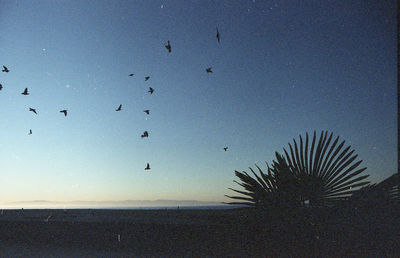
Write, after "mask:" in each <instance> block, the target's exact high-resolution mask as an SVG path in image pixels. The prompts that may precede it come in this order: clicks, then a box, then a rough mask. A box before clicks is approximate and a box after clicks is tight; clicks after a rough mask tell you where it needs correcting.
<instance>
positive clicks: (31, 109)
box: [29, 108, 37, 115]
mask: <svg viewBox="0 0 400 258" xmlns="http://www.w3.org/2000/svg"><path fill="white" fill-rule="evenodd" d="M29 111H32V112H33V113H35V114H36V115H37V113H36V109H34V108H29Z"/></svg>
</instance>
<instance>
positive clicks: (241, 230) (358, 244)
mask: <svg viewBox="0 0 400 258" xmlns="http://www.w3.org/2000/svg"><path fill="white" fill-rule="evenodd" d="M332 223H333V222H332ZM393 225H394V224H393V221H392V222H387V223H383V224H382V223H380V224H379V225H378V224H376V225H375V224H370V226H369V228H365V229H362V228H361V227H362V225H357V224H354V223H348V224H344V225H340V227H337V226H335V225H333V224H328V223H325V224H323V225H322V224H321V225H320V226H318V227H315V226H313V225H310V224H307V223H302V221H301V218H300V217H299V220H298V221H293V219H290V220H287V219H285V218H281V219H271V217H269V218H268V219H267V218H265V217H264V218H263V219H261V218H260V215H259V214H257V213H255V212H252V211H248V210H237V209H235V210H183V209H182V210H98V209H91V210H88V209H71V210H45V209H43V210H23V211H22V210H4V211H3V212H2V215H1V216H0V233H1V234H0V247H1V254H2V256H6V257H7V256H8V257H10V256H12V257H15V256H19V257H149V256H151V257H166V256H175V257H176V256H180V257H181V256H187V257H192V256H196V257H205V256H213V257H226V256H231V257H232V256H234V257H266V256H267V257H279V256H288V255H289V256H290V255H294V254H296V256H297V257H301V256H307V255H322V256H326V255H329V256H337V257H339V256H343V255H352V254H353V255H361V256H369V255H378V256H381V255H388V256H391V255H393V254H395V251H394V250H395V249H394V248H396V247H397V246H398V240H397V239H396V238H395V237H394V236H395V232H394V231H393V232H392V231H390V230H389V228H392V227H393ZM396 225H397V224H396ZM396 225H395V226H396ZM371 230H372V231H371ZM368 232H373V234H372V233H368ZM377 236H379V237H381V240H380V241H377V240H379V239H378V238H377ZM371 237H375V240H373V239H371ZM372 240H373V241H375V242H374V243H371V241H372Z"/></svg>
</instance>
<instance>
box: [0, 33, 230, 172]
mask: <svg viewBox="0 0 400 258" xmlns="http://www.w3.org/2000/svg"><path fill="white" fill-rule="evenodd" d="M216 37H217V40H218V43H220V40H221V36H220V33H219V31H218V28H217V34H216ZM165 48H166V49H167V50H168V53H171V51H172V47H171V43H170V41H169V40H168V43H167V45H165ZM2 72H3V73H8V72H10V70H9V69H8V68H7V67H6V66H5V65H3V69H2ZM206 72H207V73H212V67H207V68H206ZM134 75H135V74H133V73H131V74H129V76H134ZM149 79H150V76H146V77H145V78H144V80H145V81H148V80H149ZM2 89H3V85H2V84H1V83H0V91H1V90H2ZM148 92H149V93H150V94H153V92H154V89H153V88H152V87H149V90H148ZM21 94H22V95H24V96H27V95H29V92H28V88H25V90H24V91H23V92H22V93H21ZM121 110H122V104H120V105H119V106H118V108H117V109H116V110H115V111H117V112H118V111H121ZM29 111H30V112H33V113H35V114H36V115H37V112H36V109H34V108H31V107H30V108H29ZM143 112H145V113H146V114H147V115H149V114H150V110H149V109H146V110H143ZM60 113H64V116H67V114H68V110H67V109H63V110H60ZM31 134H32V129H29V135H31ZM140 137H141V138H145V137H149V133H148V131H144V132H143V134H142V135H141V136H140ZM223 149H224V151H227V150H228V147H224V148H223ZM145 170H150V164H149V163H147V165H146V167H145Z"/></svg>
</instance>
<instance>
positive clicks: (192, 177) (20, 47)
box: [0, 0, 397, 204]
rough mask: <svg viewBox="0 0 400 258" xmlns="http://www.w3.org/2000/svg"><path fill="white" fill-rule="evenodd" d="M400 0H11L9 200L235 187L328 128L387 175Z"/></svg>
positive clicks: (2, 56)
mask: <svg viewBox="0 0 400 258" xmlns="http://www.w3.org/2000/svg"><path fill="white" fill-rule="evenodd" d="M396 12H397V6H396V1H394V0H393V1H362V0H359V1H346V0H339V1H293V0H290V1H289V0H283V1H258V0H257V1H228V0H227V1H162V0H159V1H60V0H58V1H53V0H51V1H50V0H45V1H9V0H6V1H2V3H1V7H0V25H1V27H2V33H1V35H0V45H1V48H0V66H3V65H5V66H7V68H8V69H9V70H10V72H9V73H4V72H2V73H0V83H1V84H2V85H3V89H2V90H1V91H0V117H1V123H0V196H1V201H0V204H5V203H9V202H17V201H29V200H49V201H65V202H67V201H74V200H83V201H116V200H157V199H171V200H198V201H214V202H215V201H216V202H222V201H228V199H227V198H225V197H224V194H228V193H229V194H230V191H229V190H228V187H235V184H234V183H233V182H232V180H234V179H235V175H234V171H235V170H239V171H243V170H246V171H248V167H254V164H258V165H259V166H260V167H262V168H265V162H268V163H269V164H270V163H271V162H272V160H273V159H274V153H275V151H278V152H281V153H282V152H283V151H282V150H283V148H286V149H287V147H288V142H292V141H293V138H294V139H296V140H298V138H299V135H302V136H305V133H306V132H308V133H309V134H312V132H313V131H314V130H316V131H317V133H318V135H319V133H320V132H321V130H327V131H329V132H333V134H334V136H340V139H341V140H345V141H346V144H347V145H351V146H352V149H353V148H354V149H355V153H357V154H358V159H357V160H359V159H361V160H363V162H362V164H361V167H367V170H366V171H365V173H366V174H369V175H370V177H369V180H370V181H372V182H379V181H381V180H382V179H384V178H386V177H388V176H390V175H392V174H394V173H396V172H397V97H396V96H397V95H396V93H397V18H396V15H397V14H396ZM217 27H218V30H219V32H220V34H221V42H220V43H218V42H217V39H216V28H217ZM168 40H170V42H171V47H172V51H171V53H168V51H167V49H166V48H165V47H164V46H165V45H166V44H167V41H168ZM207 67H212V71H213V73H206V68H207ZM131 73H134V76H128V75H129V74H131ZM145 76H150V79H149V80H148V81H145V79H144V78H145ZM149 87H152V88H154V90H155V91H154V93H153V94H151V95H150V94H149V93H148V92H147V91H148V89H149ZM25 88H28V89H29V95H28V96H23V95H21V93H22V92H23V90H24V89H25ZM120 104H122V110H121V111H120V112H116V111H115V109H117V107H118V106H119V105H120ZM29 107H32V108H35V109H36V111H37V113H38V114H37V115H35V114H33V113H32V112H29ZM63 109H66V110H68V115H67V116H66V117H65V116H64V114H62V113H60V112H59V111H60V110H63ZM145 109H149V110H150V114H149V115H146V114H145V113H144V112H143V110H145ZM30 129H32V135H28V133H29V130H30ZM146 130H147V131H148V132H149V137H148V138H141V137H140V135H141V134H142V133H143V132H144V131H146ZM225 146H228V150H227V151H226V152H225V151H224V150H223V148H224V147H225ZM147 162H149V163H150V165H151V170H149V171H145V170H144V168H145V166H146V163H147Z"/></svg>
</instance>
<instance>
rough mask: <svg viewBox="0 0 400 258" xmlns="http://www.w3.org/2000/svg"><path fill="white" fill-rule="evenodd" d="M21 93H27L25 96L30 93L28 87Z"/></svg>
mask: <svg viewBox="0 0 400 258" xmlns="http://www.w3.org/2000/svg"><path fill="white" fill-rule="evenodd" d="M21 94H22V95H25V96H26V95H29V93H28V88H25V90H24V92H22V93H21Z"/></svg>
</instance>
